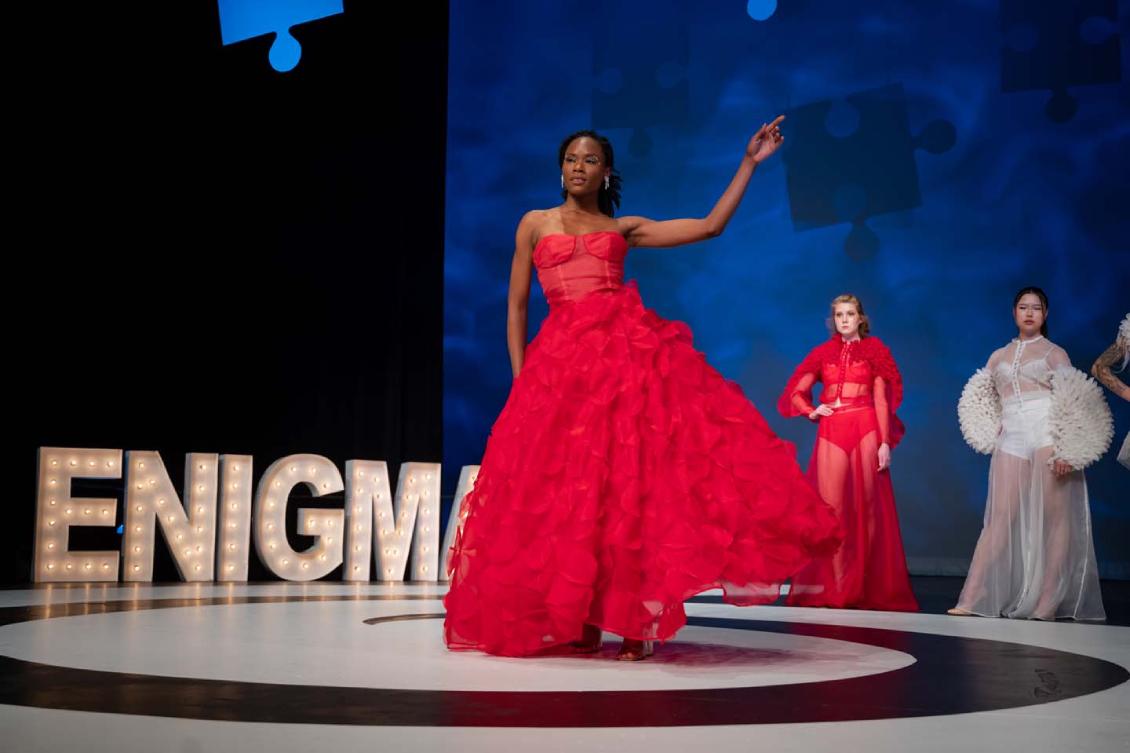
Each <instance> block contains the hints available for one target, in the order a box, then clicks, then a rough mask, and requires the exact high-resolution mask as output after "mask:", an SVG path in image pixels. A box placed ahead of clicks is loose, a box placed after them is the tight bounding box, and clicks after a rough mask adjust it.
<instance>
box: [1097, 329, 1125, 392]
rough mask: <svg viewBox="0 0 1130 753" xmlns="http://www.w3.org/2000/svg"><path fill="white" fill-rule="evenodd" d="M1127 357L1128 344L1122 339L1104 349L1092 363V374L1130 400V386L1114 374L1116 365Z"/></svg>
mask: <svg viewBox="0 0 1130 753" xmlns="http://www.w3.org/2000/svg"><path fill="white" fill-rule="evenodd" d="M1125 357H1126V346H1125V345H1123V344H1122V342H1121V341H1120V340H1115V341H1114V344H1113V345H1111V346H1110V347H1109V348H1107V349H1106V350H1104V351H1103V353H1102V355H1101V356H1099V357H1098V358H1096V359H1095V362H1094V364H1092V365H1091V374H1092V375H1093V376H1094V377H1095V379H1098V380H1099V381H1100V382H1102V383H1103V384H1104V385H1105V386H1106V388H1107V389H1108V390H1110V391H1111V392H1113V393H1114V394H1116V395H1118V396H1119V397H1120V398H1122V399H1123V400H1130V386H1127V384H1126V383H1125V382H1123V381H1122V380H1121V379H1119V378H1118V377H1116V376H1115V375H1114V366H1116V365H1118V364H1121V363H1122V359H1123V358H1125Z"/></svg>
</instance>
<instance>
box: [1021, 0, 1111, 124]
mask: <svg viewBox="0 0 1130 753" xmlns="http://www.w3.org/2000/svg"><path fill="white" fill-rule="evenodd" d="M1000 9H1001V31H1002V32H1003V33H1004V35H1005V46H1004V47H1003V48H1002V49H1001V91H1003V92H1019V91H1032V90H1039V89H1046V90H1049V91H1051V93H1052V96H1051V98H1050V99H1049V100H1048V104H1047V107H1046V110H1045V111H1046V112H1047V115H1048V117H1049V118H1051V119H1052V120H1053V121H1055V122H1057V123H1065V122H1067V121H1068V120H1071V118H1072V117H1074V116H1075V110H1076V109H1077V108H1078V104H1077V103H1076V101H1075V98H1074V97H1072V96H1071V95H1070V94H1069V93H1068V91H1067V89H1068V87H1070V86H1087V85H1094V84H1113V83H1118V82H1119V81H1121V80H1122V64H1121V58H1122V51H1121V47H1120V42H1119V37H1118V3H1117V2H1116V0H1055V2H1051V1H1050V0H1001V4H1000Z"/></svg>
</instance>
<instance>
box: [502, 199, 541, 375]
mask: <svg viewBox="0 0 1130 753" xmlns="http://www.w3.org/2000/svg"><path fill="white" fill-rule="evenodd" d="M533 250H534V220H533V218H532V217H531V214H526V216H525V217H523V218H522V221H521V222H519V223H518V232H517V233H516V234H515V237H514V261H513V262H511V264H510V292H509V293H508V294H507V296H506V348H507V350H509V351H510V370H511V371H512V372H513V374H514V378H515V379H516V378H517V377H518V372H520V371H521V370H522V364H523V363H524V362H525V360H526V312H527V310H528V308H529V304H530V281H531V279H532V277H533V271H534V263H533Z"/></svg>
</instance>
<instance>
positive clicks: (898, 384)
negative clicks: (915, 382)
mask: <svg viewBox="0 0 1130 753" xmlns="http://www.w3.org/2000/svg"><path fill="white" fill-rule="evenodd" d="M863 344H864V348H863V353H862V354H861V355H863V357H864V358H866V359H867V361H868V363H870V364H871V372H872V373H873V374H874V375H875V376H876V377H879V378H881V379H882V380H883V382H882V384H883V393H884V394H882V395H879V394H876V395H875V410H876V411H877V412H878V411H884V412H885V413H886V415H885V416H879V423H880V426H882V425H883V424H884V423H886V424H887V428H886V430H885V431H884V432H883V433H884V435H886V437H887V443H888V444H889V445H890V446H891V447H892V448H894V447H895V445H897V444H898V443H899V441H900V440H901V439H902V437H903V435H904V434H906V427H905V426H903V423H902V421H900V420H899V417H898V416H897V415H895V411H896V410H898V407H899V405H901V404H902V374H900V373H899V367H898V364H896V363H895V358H894V356H892V355H891V351H890V349H889V348H888V347H887V346H886V344H885V343H884V342H883V341H882V340H880V339H879V338H877V337H868V338H865V339H864V340H863ZM884 409H885V410H884Z"/></svg>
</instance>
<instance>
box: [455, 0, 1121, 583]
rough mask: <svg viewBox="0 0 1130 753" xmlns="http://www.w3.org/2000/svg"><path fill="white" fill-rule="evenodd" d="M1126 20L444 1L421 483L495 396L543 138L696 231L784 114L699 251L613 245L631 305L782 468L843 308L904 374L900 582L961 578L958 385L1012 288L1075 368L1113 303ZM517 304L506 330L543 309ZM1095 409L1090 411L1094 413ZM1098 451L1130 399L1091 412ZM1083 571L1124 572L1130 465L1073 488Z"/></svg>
mask: <svg viewBox="0 0 1130 753" xmlns="http://www.w3.org/2000/svg"><path fill="white" fill-rule="evenodd" d="M1128 6H1130V3H1128V2H1126V1H1124V2H1101V1H1095V0H1090V1H1086V2H1084V1H1081V0H1079V1H1075V2H1056V3H1052V2H1043V3H1040V2H1013V1H1011V0H1000V2H996V1H993V2H982V1H980V0H962V1H961V2H954V3H931V4H921V3H906V2H901V1H896V0H889V1H884V2H852V3H843V2H831V1H827V2H816V1H815V0H782V2H781V3H780V4H779V5H778V4H776V3H774V2H771V1H769V2H765V1H761V0H754V1H753V2H750V3H743V2H723V1H722V0H715V1H714V2H710V3H689V2H663V1H659V2H656V1H654V0H651V1H649V2H615V3H604V2H574V3H569V4H567V5H565V4H556V3H553V4H550V3H527V2H521V1H519V0H498V1H496V2H467V1H466V0H455V1H454V2H452V3H451V47H450V75H449V111H448V119H449V120H448V150H447V207H446V223H447V224H446V248H445V293H444V307H445V309H444V317H445V343H444V463H445V467H446V469H447V471H446V472H445V485H446V492H447V493H448V494H451V493H452V492H453V491H454V489H453V487H454V482H455V479H456V476H457V469H458V466H461V465H465V464H472V463H477V462H479V459H480V458H481V455H482V451H483V447H484V444H485V440H486V437H487V434H488V432H489V429H490V425H491V423H492V422H493V420H494V419H495V417H496V416H497V414H498V411H499V410H500V409H501V407H502V405H503V403H504V401H505V399H506V395H507V391H508V389H509V385H510V366H509V361H508V358H507V352H506V337H505V332H506V331H505V319H506V289H507V282H508V275H509V269H510V260H511V255H512V254H513V238H514V230H515V227H516V225H517V222H518V220H519V218H520V217H521V215H522V214H523V213H524V212H525V211H527V210H528V209H532V208H545V207H549V206H553V205H554V204H556V203H558V202H559V200H560V198H559V194H558V190H559V183H558V172H559V170H558V166H557V164H556V150H557V146H558V143H559V141H560V139H561V138H562V137H563V136H564V135H565V134H567V133H569V132H571V131H574V130H577V129H579V128H586V127H590V126H591V127H595V128H597V129H598V130H600V131H602V132H604V133H606V134H607V135H608V136H609V137H610V138H611V139H612V140H613V143H614V144H615V146H616V150H617V153H616V159H617V164H618V166H619V168H620V170H621V171H622V173H623V176H624V204H623V206H622V211H623V213H624V214H642V215H646V216H649V217H653V218H657V219H665V218H672V217H683V216H702V215H704V214H706V213H707V212H708V211H709V210H710V208H711V206H712V205H713V203H714V201H715V200H716V199H717V197H718V196H719V195H720V194H721V192H722V190H723V189H724V188H725V186H726V184H727V183H728V181H729V179H730V177H731V176H732V174H733V171H734V169H735V168H736V167H737V164H738V161H739V159H740V156H741V154H742V150H743V148H744V146H745V143H746V141H747V139H748V138H749V136H750V135H751V133H752V132H753V131H754V130H755V129H756V128H757V127H758V126H759V125H760V124H761V123H762V122H764V121H767V120H768V119H770V118H772V117H773V116H774V115H776V114H778V113H785V114H786V115H787V116H788V119H787V120H786V122H785V124H784V125H783V131H784V133H785V136H786V145H785V148H784V149H783V151H782V153H780V154H778V156H777V157H776V158H774V159H773V160H772V161H770V162H769V163H767V164H766V165H764V166H763V167H762V168H761V169H759V170H758V172H757V174H756V175H755V176H754V179H753V182H752V183H751V185H750V189H749V191H748V192H747V194H746V197H745V200H744V202H743V204H742V207H741V208H740V209H739V211H738V213H737V215H736V216H735V217H734V219H733V221H732V222H731V224H730V226H729V228H728V229H727V231H726V233H725V234H724V235H723V236H722V237H721V238H719V239H716V240H713V241H711V242H708V243H704V244H699V245H695V246H689V247H683V248H679V249H664V250H649V249H634V250H633V251H632V252H631V253H630V254H629V256H628V262H627V273H628V277H630V278H635V279H636V280H638V281H639V286H640V290H641V294H642V296H643V298H644V301H645V303H646V304H647V305H648V306H650V307H652V308H654V309H655V310H656V311H657V312H658V313H659V314H660V315H662V316H664V317H666V318H672V319H680V320H683V321H686V322H687V323H688V324H689V325H690V326H691V328H692V329H693V330H694V332H695V344H696V347H697V348H698V349H700V350H702V351H703V352H705V354H706V356H707V358H708V360H709V361H710V363H711V364H713V365H714V366H715V367H716V368H717V369H718V370H719V371H721V372H722V373H723V374H724V375H725V376H727V377H729V378H731V379H734V380H736V381H738V382H739V383H740V384H741V385H742V387H743V389H744V390H745V392H746V394H747V395H748V396H749V397H750V399H751V400H753V402H754V403H755V404H756V405H757V406H758V407H759V409H760V410H761V411H762V413H763V414H764V415H765V416H766V418H767V419H768V420H769V422H770V424H771V425H772V426H773V427H774V429H775V430H777V431H778V432H779V433H780V434H781V435H782V436H784V437H786V438H788V439H790V440H792V441H793V442H795V443H796V444H797V445H798V448H799V456H800V461H801V463H802V465H807V462H808V455H809V453H810V450H811V445H812V442H813V441H814V435H815V429H814V427H812V426H811V424H809V423H808V422H806V421H804V420H795V419H794V420H786V419H784V418H782V417H780V416H779V415H778V414H777V412H776V410H775V402H776V399H777V396H778V394H779V393H780V391H781V389H782V387H783V385H784V382H785V380H786V379H787V377H788V375H789V374H790V372H791V370H792V369H793V367H794V366H795V364H796V363H798V362H799V361H800V359H801V358H802V357H803V356H804V354H805V353H806V352H807V351H808V350H809V349H810V348H811V347H812V346H814V345H816V344H817V343H818V342H820V341H821V340H823V339H824V338H825V337H826V336H827V330H826V328H825V318H826V316H827V305H828V301H830V300H831V298H832V297H834V296H835V295H837V294H839V293H841V292H845V291H850V292H853V293H855V294H857V295H859V296H860V297H861V298H862V300H863V302H864V304H865V306H866V307H867V310H868V313H869V314H870V316H871V320H872V323H873V332H874V333H875V334H877V335H879V336H880V337H882V338H883V339H884V340H885V341H886V342H887V344H888V345H889V346H890V347H891V349H892V351H893V352H894V354H895V357H896V359H897V360H898V362H899V364H900V367H901V368H902V371H903V374H904V377H905V380H906V400H905V403H904V405H903V408H902V410H901V412H900V414H901V416H902V418H903V420H904V421H905V422H906V424H907V428H908V434H907V437H906V440H905V442H904V444H903V445H901V446H900V447H899V448H898V449H897V450H896V452H895V455H894V465H893V474H894V482H895V492H896V498H897V502H898V506H899V513H900V517H901V522H902V528H903V534H904V538H905V543H906V548H907V554H908V557H909V560H910V565H911V568H912V571H913V572H915V573H919V574H925V573H955V574H963V573H964V572H965V568H966V566H967V564H968V560H969V556H970V554H971V553H972V550H973V545H974V543H975V541H976V537H977V533H978V531H979V530H980V525H981V516H982V512H983V509H984V498H985V491H986V477H987V471H988V459H987V458H985V457H983V456H979V455H976V454H974V453H973V451H972V450H970V449H969V448H968V447H967V446H966V445H965V444H964V442H963V441H962V438H961V435H960V433H959V431H958V427H957V420H956V413H955V405H956V401H957V397H958V395H959V393H960V391H961V387H962V385H963V384H964V382H965V380H966V379H967V378H968V377H969V375H970V374H971V373H972V372H973V370H974V369H975V368H977V367H979V366H981V365H983V364H984V363H985V361H986V360H987V358H988V356H989V354H990V353H991V352H992V351H993V349H995V348H997V347H999V346H1001V345H1003V344H1004V343H1006V342H1007V341H1008V340H1009V338H1011V337H1012V336H1013V335H1014V334H1015V327H1014V326H1013V323H1012V319H1011V314H1010V304H1011V301H1012V295H1013V293H1014V292H1015V291H1016V290H1017V289H1018V288H1019V287H1021V286H1023V285H1028V284H1035V285H1039V286H1041V287H1043V288H1044V289H1045V290H1046V291H1047V292H1048V294H1049V296H1050V299H1051V304H1050V317H1049V326H1050V329H1051V338H1052V339H1053V340H1054V341H1055V342H1057V343H1059V344H1060V345H1062V346H1063V347H1064V348H1066V350H1067V352H1068V353H1069V354H1070V355H1071V358H1072V360H1073V362H1074V363H1075V365H1076V366H1078V367H1080V368H1082V369H1084V370H1086V369H1088V368H1089V366H1090V363H1091V361H1092V360H1093V359H1094V358H1095V357H1096V356H1097V355H1098V354H1099V353H1100V352H1102V350H1103V349H1104V348H1106V347H1107V346H1108V345H1109V344H1110V342H1111V341H1112V340H1113V339H1114V336H1115V332H1116V330H1117V326H1118V323H1119V321H1120V320H1121V318H1122V317H1123V316H1124V315H1125V313H1126V311H1127V310H1128V309H1130V253H1128V251H1130V241H1128V238H1130V220H1128V212H1127V207H1130V188H1128V181H1127V176H1130V138H1128V135H1130V97H1128V96H1127V95H1128V87H1127V84H1126V83H1125V82H1124V80H1123V73H1122V72H1123V71H1124V70H1126V60H1125V58H1126V56H1127V44H1126V41H1125V40H1126V28H1127V19H1128V18H1130V7H1128ZM545 310H546V309H545V304H544V300H543V299H542V298H541V293H540V291H538V290H537V289H536V283H535V291H534V292H533V294H532V296H531V315H530V334H531V337H532V335H533V333H534V332H535V331H536V329H537V326H538V324H539V323H540V321H541V318H542V317H543V316H544V313H545ZM1108 397H1111V396H1109V393H1108ZM1110 402H1111V406H1112V408H1113V410H1114V414H1115V421H1116V426H1117V431H1118V436H1117V438H1116V442H1119V441H1121V438H1122V437H1123V436H1124V435H1125V434H1126V431H1127V429H1130V406H1128V405H1127V404H1126V403H1124V402H1121V401H1118V402H1116V399H1115V398H1113V397H1111V399H1110ZM1088 481H1089V484H1090V490H1091V508H1092V512H1093V515H1094V521H1095V539H1096V549H1097V552H1098V557H1099V560H1100V563H1101V570H1102V572H1103V575H1104V576H1106V577H1130V552H1128V551H1127V547H1126V546H1125V544H1124V542H1125V541H1127V540H1130V491H1128V489H1130V472H1128V471H1126V470H1125V469H1122V468H1121V467H1120V466H1118V465H1117V463H1116V462H1115V460H1114V452H1113V451H1112V452H1111V453H1110V454H1109V455H1108V456H1107V458H1105V459H1103V460H1102V461H1101V462H1100V463H1099V464H1098V465H1096V466H1095V467H1094V468H1093V469H1092V470H1090V471H1088Z"/></svg>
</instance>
